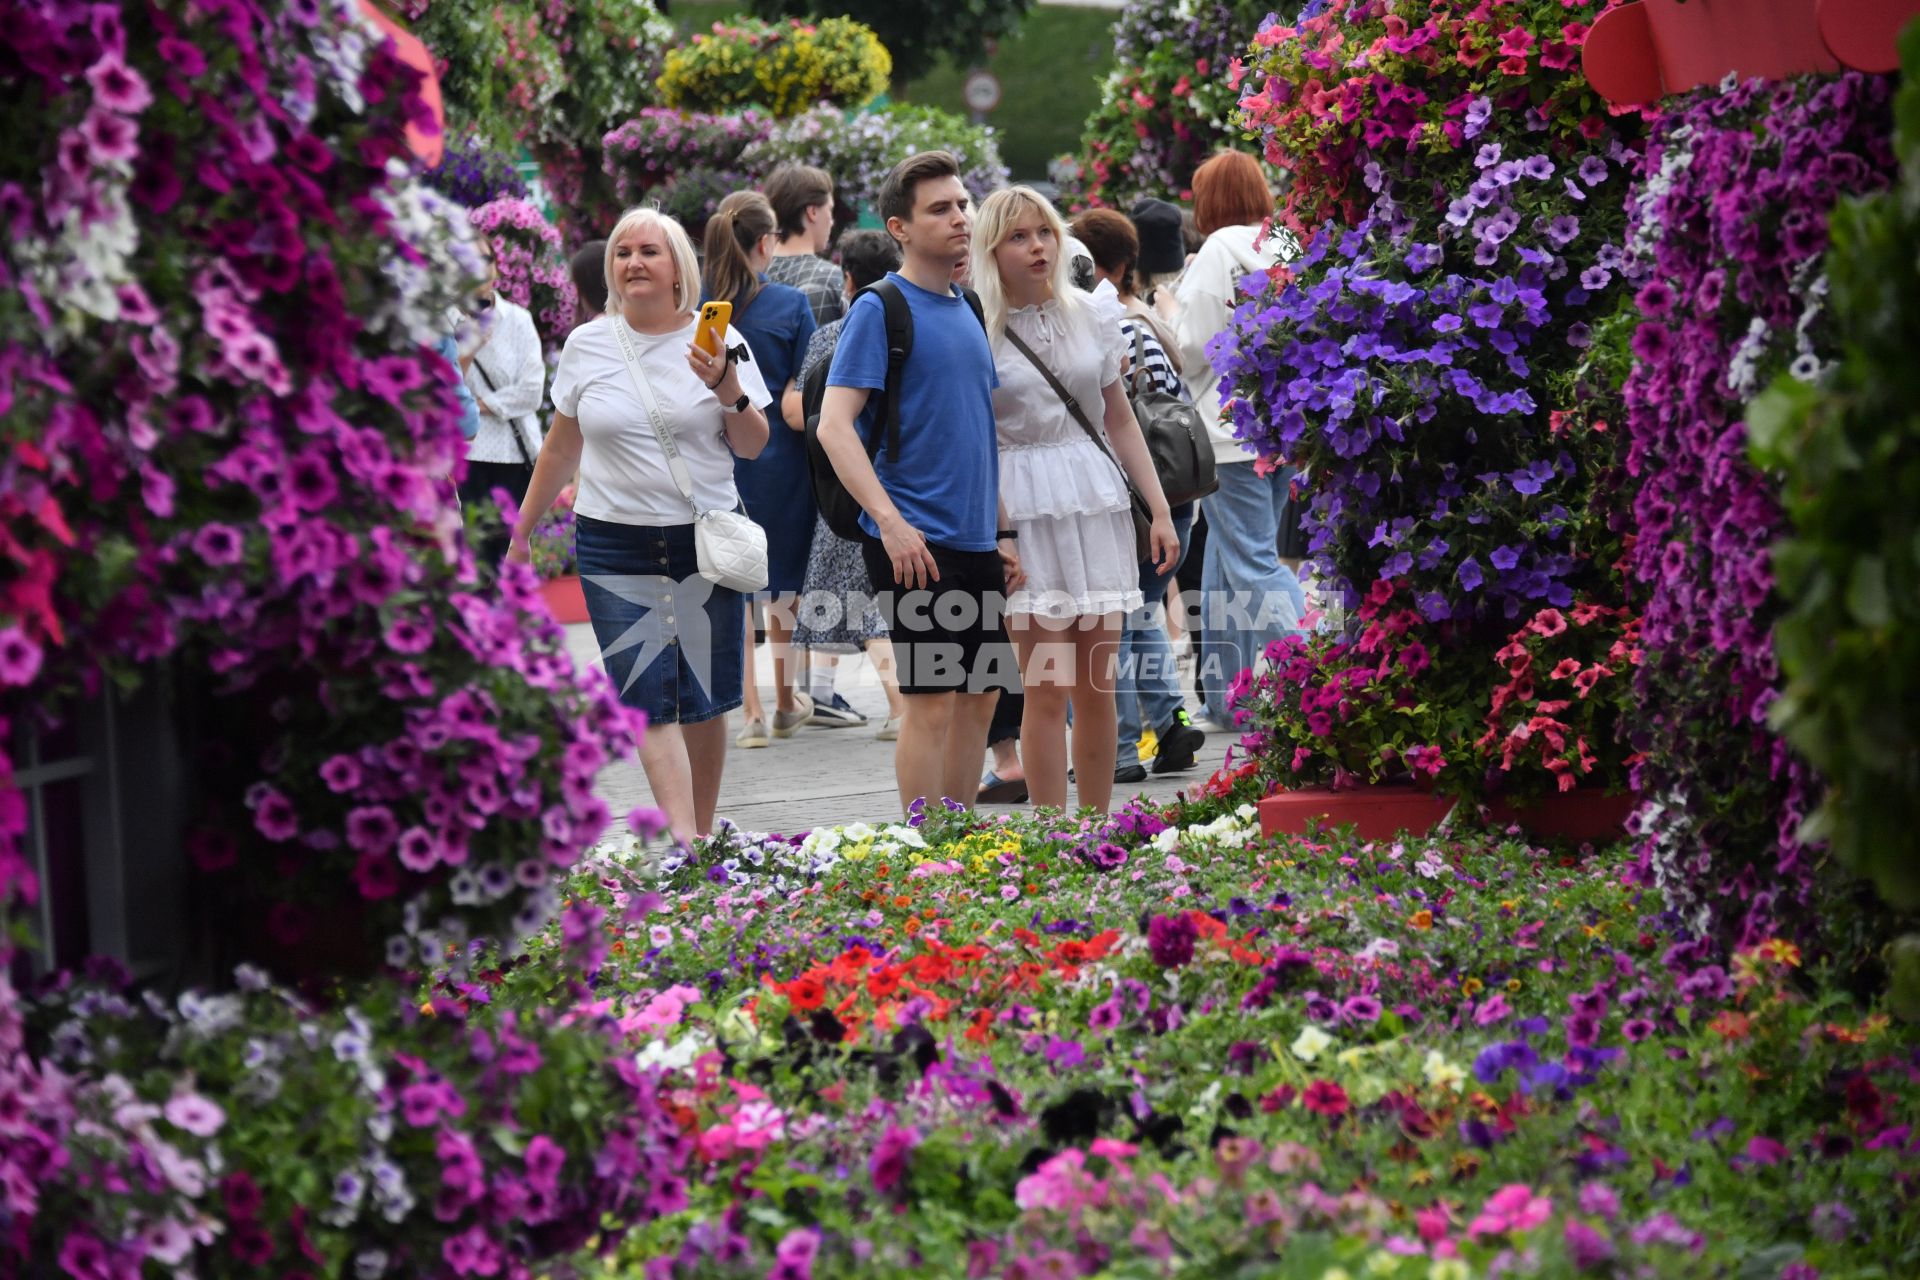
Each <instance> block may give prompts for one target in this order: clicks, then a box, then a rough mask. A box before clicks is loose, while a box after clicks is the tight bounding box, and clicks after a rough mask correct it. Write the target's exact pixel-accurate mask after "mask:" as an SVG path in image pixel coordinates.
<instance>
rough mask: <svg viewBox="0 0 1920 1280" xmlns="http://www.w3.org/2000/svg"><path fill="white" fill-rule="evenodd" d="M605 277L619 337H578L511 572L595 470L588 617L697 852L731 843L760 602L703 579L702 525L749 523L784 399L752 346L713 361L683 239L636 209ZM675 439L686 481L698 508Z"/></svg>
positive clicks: (585, 522) (654, 781) (580, 496)
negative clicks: (531, 537)
mask: <svg viewBox="0 0 1920 1280" xmlns="http://www.w3.org/2000/svg"><path fill="white" fill-rule="evenodd" d="M605 274H606V280H607V317H606V320H605V322H604V323H598V324H584V325H581V326H580V327H578V328H577V329H575V330H574V331H573V332H572V333H571V334H569V335H568V336H567V344H566V348H565V349H564V350H563V351H562V352H561V353H560V367H559V369H558V370H557V371H556V372H555V374H554V379H553V403H554V409H555V412H554V415H553V423H552V425H551V426H550V427H549V428H548V431H547V438H546V441H545V443H544V444H543V445H542V446H541V449H540V456H539V458H538V459H537V460H536V462H535V464H534V468H533V481H532V483H531V484H529V485H528V486H527V496H526V500H525V501H524V502H523V503H522V504H521V506H520V515H519V518H518V519H517V520H516V521H515V522H514V528H513V542H512V548H511V550H510V551H509V552H508V559H509V560H512V561H514V562H516V563H520V564H525V563H527V562H528V561H529V560H531V558H532V553H531V550H530V548H529V547H528V545H527V535H528V534H529V533H530V532H531V531H532V530H533V527H534V525H535V524H537V523H538V522H539V520H540V517H541V516H542V515H544V514H545V513H546V510H547V508H548V507H550V506H552V505H553V500H554V498H555V497H556V496H557V495H558V494H559V492H560V490H561V489H562V488H564V487H565V486H566V485H567V484H568V482H569V481H570V480H571V479H572V477H573V475H574V473H575V471H576V470H577V471H578V472H579V477H580V479H579V487H578V490H577V492H576V496H575V498H574V506H573V509H574V514H575V517H576V519H575V529H576V533H575V545H576V547H577V549H578V552H579V559H580V577H581V581H582V586H583V587H584V589H585V593H586V600H587V613H588V616H589V618H590V619H591V621H592V623H593V632H594V637H595V638H596V639H597V640H598V641H599V643H600V653H601V657H602V660H603V661H604V662H605V664H606V669H607V675H608V676H609V677H610V678H611V679H612V680H613V684H614V687H615V688H616V689H618V690H619V691H620V699H621V701H622V702H624V703H625V704H626V705H627V706H630V707H633V708H635V709H637V710H640V711H644V712H645V713H646V714H647V721H648V723H647V732H646V737H645V738H644V739H643V740H642V742H641V744H640V763H641V765H642V767H643V768H644V769H645V770H646V774H647V785H648V787H649V788H650V789H651V790H652V792H653V801H654V803H655V804H656V805H657V806H659V808H660V809H661V810H663V811H664V812H665V813H666V815H667V822H668V825H669V827H670V828H671V829H672V831H673V833H674V835H675V836H676V837H677V838H679V839H680V840H683V841H685V840H691V839H692V838H693V837H695V836H700V835H708V834H710V833H711V832H712V830H713V818H714V810H715V808H716V807H717V805H718V803H719V797H720V779H721V773H722V769H723V766H724V765H725V763H726V755H727V738H726V715H727V713H728V712H730V711H732V710H733V709H734V708H735V707H737V706H739V705H740V699H741V665H742V651H741V641H742V637H743V636H744V634H745V619H746V598H745V597H744V596H742V595H741V594H740V593H739V592H737V591H731V590H728V589H727V588H725V587H720V586H716V585H714V584H712V583H710V582H708V581H707V580H706V579H704V578H702V577H701V576H700V574H699V568H698V560H697V558H696V552H695V548H694V516H695V514H696V510H695V508H697V509H698V510H699V511H711V510H734V509H737V507H738V506H739V491H738V489H737V488H736V487H735V485H734V478H733V464H734V460H735V459H736V458H753V457H756V456H758V455H759V453H760V451H761V450H763V449H765V448H766V446H767V434H768V433H767V416H766V413H765V407H766V405H768V404H769V403H771V401H772V399H773V397H772V396H771V395H770V394H769V393H768V391H767V386H766V383H765V382H764V381H762V379H761V377H760V372H759V369H758V368H757V366H755V365H754V364H753V363H752V362H751V361H748V360H744V359H741V358H739V357H738V356H736V355H735V354H734V353H735V352H737V351H743V350H744V348H745V343H744V341H743V340H742V338H741V335H740V334H739V333H738V331H736V330H732V329H729V330H727V331H726V336H725V341H724V343H723V344H722V347H723V350H722V351H721V352H720V353H719V354H715V353H713V352H710V351H707V350H704V349H702V348H701V347H699V346H697V345H696V344H695V342H694V335H695V332H696V330H697V328H698V312H699V307H700V267H699V261H698V259H697V258H695V256H694V252H693V242H692V241H691V240H689V239H688V238H687V233H686V232H685V230H683V229H682V228H681V226H680V224H679V223H678V222H676V221H674V220H673V219H672V218H670V217H668V216H667V215H665V214H663V213H660V212H659V211H657V210H654V209H630V210H628V211H627V213H626V214H625V215H624V216H623V217H622V218H621V219H620V221H619V223H618V224H617V225H615V227H614V229H613V233H612V234H611V235H610V236H609V237H608V238H607V255H606V264H605ZM628 351H631V352H632V353H633V357H634V362H633V367H629V364H628V358H627V352H628ZM642 379H644V381H645V385H646V387H647V388H648V391H649V392H650V398H651V399H652V401H653V403H654V404H655V405H657V406H658V409H659V414H660V421H659V422H658V423H656V422H655V420H654V415H653V413H652V412H651V411H650V409H649V407H648V403H647V401H648V398H649V397H648V396H647V395H643V393H642V390H641V385H640V381H641V380H642ZM662 431H664V432H665V433H666V434H667V435H668V437H669V438H670V439H671V440H672V441H673V445H674V449H675V452H676V453H677V454H678V455H679V458H680V460H681V461H682V463H684V465H685V471H686V474H687V476H688V478H689V481H690V484H691V487H692V489H693V501H692V503H689V502H688V500H687V498H686V497H685V496H683V494H682V492H681V489H680V483H679V481H678V480H676V479H675V474H674V472H675V468H674V467H673V466H672V464H671V463H670V461H669V459H668V456H667V453H666V450H665V448H664V447H663V446H662V443H661V438H660V436H661V432H662ZM693 610H698V611H699V614H700V616H698V617H694V616H692V613H691V611H693Z"/></svg>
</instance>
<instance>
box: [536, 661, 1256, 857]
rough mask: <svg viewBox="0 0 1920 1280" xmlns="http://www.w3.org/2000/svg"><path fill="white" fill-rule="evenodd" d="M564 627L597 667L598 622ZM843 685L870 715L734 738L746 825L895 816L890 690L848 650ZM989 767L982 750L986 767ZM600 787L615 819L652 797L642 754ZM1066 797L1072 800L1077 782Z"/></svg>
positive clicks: (723, 793)
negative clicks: (761, 743) (885, 732)
mask: <svg viewBox="0 0 1920 1280" xmlns="http://www.w3.org/2000/svg"><path fill="white" fill-rule="evenodd" d="M566 631H567V649H568V651H569V652H570V653H571V654H572V655H573V658H574V661H575V662H577V663H581V664H584V665H592V666H596V667H597V666H599V665H600V651H599V649H598V647H597V646H596V645H595V644H594V641H593V629H592V628H591V627H589V626H587V625H585V624H578V625H574V626H570V627H568V628H566ZM754 663H755V667H756V671H757V677H758V680H759V684H760V690H761V695H762V697H764V698H765V699H766V701H767V705H768V707H769V709H771V707H772V705H773V699H772V695H771V692H770V691H771V689H772V687H773V664H772V660H771V658H769V656H768V653H767V647H766V646H765V645H761V646H760V647H759V648H758V649H756V650H755V652H754ZM836 687H837V688H838V689H839V691H840V693H841V694H842V696H844V697H845V698H846V700H847V701H848V702H850V703H852V704H853V706H854V707H855V709H857V710H858V711H860V712H861V713H862V714H863V715H865V716H867V717H868V719H869V721H870V723H869V724H868V725H867V726H866V727H864V728H855V729H818V728H812V727H807V728H803V729H801V730H800V731H799V732H797V733H795V734H794V736H793V737H791V738H786V739H775V740H774V743H773V745H772V746H770V747H764V748H759V749H755V750H751V751H743V750H741V749H740V748H738V747H733V746H729V747H728V750H727V771H726V776H725V780H724V781H723V782H722V784H721V788H720V814H721V816H722V817H726V818H730V819H732V820H733V821H734V822H735V823H737V824H738V825H740V826H742V827H745V828H747V829H748V830H754V831H783V832H789V833H791V832H796V831H806V830H810V829H811V828H813V827H817V826H822V825H833V824H838V823H846V822H856V821H859V822H877V821H882V820H886V819H891V818H893V817H895V816H896V815H897V814H898V812H899V804H900V800H899V795H898V793H897V792H896V791H895V790H894V785H893V747H894V744H893V743H891V742H881V741H880V740H879V739H877V738H875V737H874V736H873V735H874V731H875V730H876V729H878V728H879V727H880V724H881V723H882V722H883V721H884V720H885V719H886V712H887V697H886V694H885V693H884V692H883V691H882V690H881V688H880V682H879V679H878V678H877V677H876V676H875V675H874V671H873V668H872V667H871V666H870V665H868V663H867V660H866V658H864V657H862V656H859V655H850V656H847V657H842V658H841V659H840V676H839V680H838V682H837V684H836ZM739 730H740V713H739V712H737V711H736V712H734V713H733V714H731V715H730V716H728V717H727V737H728V741H729V743H731V741H732V738H733V735H734V734H736V733H738V732H739ZM1234 741H1235V736H1234V735H1232V734H1226V733H1216V734H1213V735H1210V736H1209V737H1208V739H1207V745H1206V746H1205V747H1203V748H1202V749H1201V751H1200V754H1199V759H1198V762H1197V763H1196V764H1195V765H1194V767H1193V768H1192V769H1190V770H1188V771H1186V772H1185V773H1177V774H1170V775H1168V776H1166V777H1155V776H1153V775H1152V774H1149V775H1148V776H1147V780H1146V781H1145V782H1142V783H1136V784H1135V785H1133V786H1131V787H1122V788H1117V789H1116V790H1115V792H1114V801H1115V803H1119V802H1120V801H1122V800H1123V799H1125V798H1127V797H1129V796H1132V795H1135V794H1145V795H1147V796H1149V797H1151V798H1153V799H1155V800H1171V799H1172V798H1173V796H1174V793H1175V792H1177V791H1179V790H1181V789H1182V788H1189V787H1194V786H1197V785H1198V784H1200V783H1201V782H1203V781H1205V780H1206V779H1207V778H1208V777H1209V776H1211V775H1212V773H1213V771H1214V770H1215V769H1218V768H1219V767H1220V764H1221V761H1222V760H1223V759H1224V758H1225V757H1226V753H1227V748H1228V746H1230V745H1231V744H1232V743H1233V742H1234ZM985 768H986V763H985V760H984V758H983V760H982V762H981V769H982V770H983V771H984V770H985ZM598 791H599V794H600V796H601V798H602V799H604V800H605V801H606V802H607V804H608V805H609V806H610V807H611V808H612V809H613V812H614V817H615V820H616V821H618V820H619V819H621V818H622V817H624V816H625V814H626V813H627V811H628V810H630V809H632V808H634V807H635V806H638V805H651V804H652V803H653V801H652V799H651V797H650V794H649V792H648V790H647V779H646V775H645V773H643V772H642V771H641V768H640V765H639V764H638V762H635V763H631V764H629V763H618V764H614V765H610V766H608V768H607V770H606V771H605V772H604V773H602V774H601V775H600V784H599V787H598ZM1068 795H1069V798H1071V796H1072V791H1071V789H1069V791H1068ZM986 808H987V810H988V811H991V812H1001V811H1004V812H1013V811H1014V807H1013V806H1001V805H993V806H986Z"/></svg>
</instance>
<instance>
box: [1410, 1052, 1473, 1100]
mask: <svg viewBox="0 0 1920 1280" xmlns="http://www.w3.org/2000/svg"><path fill="white" fill-rule="evenodd" d="M1421 1069H1422V1070H1423V1071H1424V1072H1425V1073H1426V1077H1427V1083H1428V1084H1430V1085H1432V1086H1433V1087H1434V1088H1436V1089H1446V1090H1448V1091H1452V1090H1456V1089H1458V1088H1459V1087H1460V1086H1461V1085H1462V1084H1465V1083H1466V1079H1467V1073H1466V1072H1465V1071H1464V1070H1462V1069H1461V1068H1460V1066H1459V1065H1458V1064H1456V1063H1453V1062H1449V1061H1447V1056H1446V1055H1445V1054H1443V1053H1441V1052H1440V1051H1439V1050H1438V1049H1429V1050H1427V1060H1426V1062H1425V1063H1423V1064H1422V1066H1421Z"/></svg>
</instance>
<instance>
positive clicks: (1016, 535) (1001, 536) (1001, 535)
mask: <svg viewBox="0 0 1920 1280" xmlns="http://www.w3.org/2000/svg"><path fill="white" fill-rule="evenodd" d="M993 540H994V541H995V542H1018V541H1020V531H1019V530H1018V529H1002V530H1000V531H999V532H997V533H995V534H994V535H993Z"/></svg>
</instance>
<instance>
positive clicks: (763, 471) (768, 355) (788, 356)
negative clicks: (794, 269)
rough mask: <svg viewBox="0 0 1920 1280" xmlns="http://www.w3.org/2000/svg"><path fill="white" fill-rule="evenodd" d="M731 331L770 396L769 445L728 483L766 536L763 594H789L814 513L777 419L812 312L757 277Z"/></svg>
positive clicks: (795, 449)
mask: <svg viewBox="0 0 1920 1280" xmlns="http://www.w3.org/2000/svg"><path fill="white" fill-rule="evenodd" d="M733 327H734V328H735V329H737V330H738V331H739V332H740V334H741V336H742V337H744V338H746V340H747V345H748V346H749V347H750V348H752V350H753V358H754V360H755V362H756V363H758V365H759V367H760V377H761V380H762V381H764V382H765V383H766V384H767V390H768V391H769V392H770V393H771V394H772V395H773V404H772V405H771V406H770V407H769V408H768V410H767V423H768V425H769V426H770V427H771V428H772V433H771V435H770V437H769V439H768V440H767V447H766V448H765V449H764V450H762V451H761V454H760V456H759V457H757V458H755V459H753V460H752V461H748V460H746V459H736V460H735V461H734V464H733V480H734V484H735V486H736V487H738V488H739V490H740V498H741V501H743V502H745V503H746V506H747V514H748V515H749V516H751V517H753V521H754V523H755V524H757V525H759V526H760V527H761V528H763V529H765V530H766V531H767V590H768V591H769V592H770V593H771V594H773V595H775V596H783V595H792V594H794V593H796V592H798V591H799V590H800V588H801V587H802V586H804V585H805V584H806V578H807V553H808V552H809V551H810V550H811V549H812V546H813V521H814V514H815V512H814V502H813V481H812V478H811V477H810V475H809V474H808V471H807V448H806V437H805V435H804V433H802V432H799V431H795V430H793V429H791V428H790V427H788V426H787V424H786V422H785V420H784V419H782V418H781V416H780V397H781V394H782V393H783V392H784V391H785V390H786V387H787V383H788V382H790V381H791V380H792V379H793V377H794V375H796V374H797V373H799V372H800V362H801V361H802V360H804V359H805V358H806V354H807V343H808V342H810V341H812V339H813V331H814V329H815V327H816V326H815V324H814V320H813V308H812V307H811V306H809V305H808V304H807V295H806V294H804V293H801V292H800V291H799V290H798V289H795V288H794V287H792V286H791V285H784V284H774V283H772V282H770V281H768V279H767V277H766V276H765V275H762V276H761V277H760V289H759V291H758V292H757V293H755V294H754V295H753V300H752V301H750V302H748V303H747V305H746V306H744V307H736V308H735V309H734V313H733Z"/></svg>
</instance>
